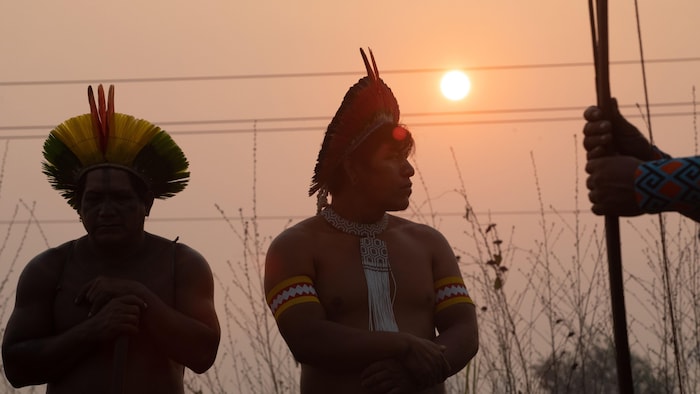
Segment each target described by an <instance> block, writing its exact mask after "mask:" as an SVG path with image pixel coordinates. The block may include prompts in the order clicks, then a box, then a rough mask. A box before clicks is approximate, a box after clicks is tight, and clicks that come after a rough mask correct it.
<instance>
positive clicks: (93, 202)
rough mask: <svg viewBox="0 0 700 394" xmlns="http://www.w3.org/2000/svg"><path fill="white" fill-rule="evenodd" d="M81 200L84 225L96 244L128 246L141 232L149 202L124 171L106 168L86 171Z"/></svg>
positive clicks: (81, 215) (80, 212)
mask: <svg viewBox="0 0 700 394" xmlns="http://www.w3.org/2000/svg"><path fill="white" fill-rule="evenodd" d="M80 201H81V205H80V210H79V214H80V217H81V219H82V221H83V226H84V227H85V230H86V231H87V233H88V235H89V236H90V238H91V239H92V240H94V241H95V242H96V243H97V244H99V245H102V246H119V245H126V244H128V243H129V242H132V241H135V240H137V239H138V238H139V237H140V236H141V235H142V233H143V224H144V220H145V217H146V214H147V209H146V203H145V202H144V201H143V199H142V198H141V197H140V196H139V194H138V193H137V191H136V189H135V188H134V185H133V183H132V180H131V177H130V175H129V174H128V173H127V172H126V171H125V170H122V169H118V168H109V167H106V168H98V169H94V170H92V171H90V172H88V173H87V174H85V186H84V190H83V193H82V196H81V200H80Z"/></svg>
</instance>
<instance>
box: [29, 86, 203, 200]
mask: <svg viewBox="0 0 700 394" xmlns="http://www.w3.org/2000/svg"><path fill="white" fill-rule="evenodd" d="M88 102H89V105H90V113H88V114H84V115H79V116H75V117H73V118H70V119H68V120H66V121H64V122H63V123H61V124H60V125H58V126H56V128H54V129H53V130H52V131H51V133H50V134H49V136H48V138H47V139H46V141H45V142H44V151H43V154H44V162H43V163H42V172H43V173H44V174H46V176H47V177H48V178H49V183H50V184H51V186H52V187H53V188H54V189H56V190H58V191H59V192H60V193H61V195H62V196H63V197H64V198H66V199H67V200H68V203H69V204H70V205H71V206H72V207H73V208H76V207H77V201H76V198H77V196H76V190H77V186H78V183H79V181H80V177H81V176H82V175H83V174H85V173H86V172H87V171H88V170H89V169H90V168H91V167H94V166H99V165H105V164H106V165H116V166H119V167H122V168H123V167H127V168H129V169H131V170H133V172H134V173H136V174H137V175H139V176H141V177H142V178H143V180H144V181H145V182H146V184H147V185H148V186H149V187H150V188H151V191H152V192H153V194H154V196H155V197H156V198H168V197H172V196H173V195H175V194H176V193H178V192H180V191H182V190H183V189H184V188H185V187H186V186H187V183H188V181H189V175H190V173H189V172H188V170H187V169H188V167H189V163H188V161H187V158H186V157H185V154H184V153H183V152H182V150H181V149H180V147H179V146H178V145H177V144H176V143H175V141H174V140H173V139H172V138H171V137H170V135H168V133H166V132H165V131H164V130H162V129H161V128H160V127H158V126H156V125H154V124H152V123H150V122H148V121H146V120H143V119H137V118H135V117H133V116H131V115H127V114H121V113H116V112H114V86H110V88H109V93H108V97H107V100H106V103H105V94H104V89H103V88H102V85H100V86H99V87H98V100H97V103H96V102H95V97H94V94H93V90H92V87H88ZM105 104H106V105H105Z"/></svg>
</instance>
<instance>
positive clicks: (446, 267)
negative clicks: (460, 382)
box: [430, 229, 479, 378]
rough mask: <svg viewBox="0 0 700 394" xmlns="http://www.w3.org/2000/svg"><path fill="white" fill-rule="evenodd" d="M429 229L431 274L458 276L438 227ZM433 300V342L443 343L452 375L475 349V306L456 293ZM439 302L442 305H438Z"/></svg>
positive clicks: (436, 275) (439, 278)
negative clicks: (451, 299)
mask: <svg viewBox="0 0 700 394" xmlns="http://www.w3.org/2000/svg"><path fill="white" fill-rule="evenodd" d="M430 232H431V233H432V236H431V238H430V239H431V242H432V244H433V245H434V248H435V252H434V258H433V278H434V279H435V280H437V281H440V280H441V279H443V278H458V279H461V278H462V274H461V272H460V270H459V266H458V264H457V259H456V257H455V254H454V251H453V250H452V248H451V247H450V245H449V243H448V242H447V240H446V239H445V237H444V236H443V235H442V234H440V233H439V232H438V231H436V230H434V229H430ZM448 282H452V283H454V282H455V281H454V280H449V281H448ZM455 286H457V285H455ZM436 296H437V295H436ZM437 302H438V304H437V308H436V313H435V326H436V328H437V330H438V334H439V335H438V336H437V338H436V339H435V342H436V343H439V344H441V345H444V346H445V347H446V350H445V358H446V359H447V361H448V362H449V363H450V366H451V368H452V369H451V371H450V373H449V375H450V376H452V375H454V374H455V373H457V372H459V371H460V370H461V369H462V368H464V367H465V366H466V365H467V363H468V362H469V360H471V359H472V358H473V357H474V356H475V355H476V353H477V351H478V350H479V330H478V325H477V320H476V308H475V307H474V304H473V303H472V302H471V299H465V298H464V297H459V298H458V299H456V300H455V302H454V303H452V304H450V303H449V302H448V303H445V302H444V301H442V300H441V299H440V298H438V299H437ZM441 304H442V305H445V306H444V307H442V305H441ZM445 378H447V377H445Z"/></svg>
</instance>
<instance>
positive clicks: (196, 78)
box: [0, 57, 700, 87]
mask: <svg viewBox="0 0 700 394" xmlns="http://www.w3.org/2000/svg"><path fill="white" fill-rule="evenodd" d="M698 61H700V57H676V58H659V59H649V60H646V61H645V62H646V63H647V64H649V63H684V62H698ZM610 64H616V65H627V64H639V60H619V61H615V62H610ZM590 66H591V63H590V62H570V63H542V64H511V65H495V66H471V67H469V66H465V67H462V69H463V70H465V71H472V72H473V71H498V70H524V69H542V68H545V69H551V68H572V67H590ZM444 71H447V69H446V68H417V69H396V70H382V75H386V74H420V73H437V72H444ZM357 74H361V71H359V70H358V71H337V72H306V73H279V74H275V73H270V74H234V75H209V76H207V75H199V76H181V77H140V78H93V79H54V80H27V81H0V87H1V86H36V85H84V84H87V83H93V82H95V81H103V82H105V83H107V82H108V83H155V82H184V81H221V80H243V79H291V78H323V77H337V76H348V75H357Z"/></svg>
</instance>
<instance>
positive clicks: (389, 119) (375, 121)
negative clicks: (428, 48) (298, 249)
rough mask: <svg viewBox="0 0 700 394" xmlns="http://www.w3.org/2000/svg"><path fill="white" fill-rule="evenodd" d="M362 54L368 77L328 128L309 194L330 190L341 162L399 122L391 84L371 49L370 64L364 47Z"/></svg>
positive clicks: (355, 87)
mask: <svg viewBox="0 0 700 394" xmlns="http://www.w3.org/2000/svg"><path fill="white" fill-rule="evenodd" d="M360 54H362V60H363V61H364V63H365V68H366V69H367V76H366V77H363V78H361V79H360V80H359V81H358V82H357V83H356V84H355V85H353V86H352V87H351V88H350V89H349V90H348V92H347V93H346V94H345V98H343V102H342V104H341V105H340V108H338V111H337V112H336V114H335V116H334V117H333V120H331V123H330V124H329V125H328V129H326V134H325V137H324V139H323V144H322V146H321V151H320V152H319V153H318V160H317V162H316V168H315V169H314V176H313V178H312V181H311V187H310V188H309V196H312V195H313V194H314V193H316V192H319V194H324V195H325V194H326V193H327V189H326V187H327V184H328V182H329V180H330V178H331V177H332V176H333V174H334V173H335V171H336V169H337V168H338V166H339V165H340V163H341V162H342V161H343V160H344V159H345V158H346V157H347V156H348V155H349V154H350V153H351V152H352V151H354V150H355V149H356V148H357V147H358V146H359V145H360V144H361V143H362V142H363V141H364V140H366V139H367V137H368V136H369V135H370V134H372V133H373V132H375V131H376V130H378V129H379V128H380V127H381V126H384V125H387V124H392V125H395V126H397V125H398V122H399V104H398V102H397V101H396V97H394V94H393V93H392V92H391V89H390V88H389V86H387V85H386V84H385V83H384V81H382V80H381V78H379V70H377V64H376V62H375V61H374V55H373V54H372V50H369V55H370V58H371V61H372V62H371V65H370V61H369V60H368V59H367V55H365V51H364V50H362V48H360ZM319 197H321V196H320V195H319Z"/></svg>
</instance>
